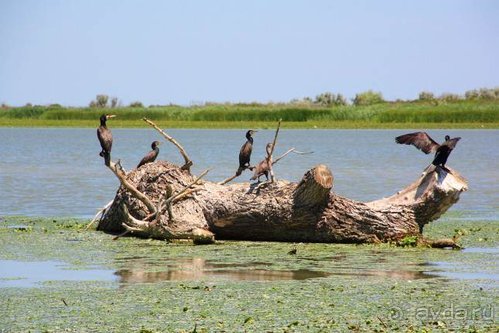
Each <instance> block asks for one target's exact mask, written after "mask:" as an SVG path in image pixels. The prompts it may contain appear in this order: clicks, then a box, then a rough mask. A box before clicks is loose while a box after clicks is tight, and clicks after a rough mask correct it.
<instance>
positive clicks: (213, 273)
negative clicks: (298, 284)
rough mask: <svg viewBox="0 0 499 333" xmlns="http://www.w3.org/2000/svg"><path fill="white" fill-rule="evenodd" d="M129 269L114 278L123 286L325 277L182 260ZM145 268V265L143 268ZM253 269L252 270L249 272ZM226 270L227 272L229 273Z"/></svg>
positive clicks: (135, 265)
mask: <svg viewBox="0 0 499 333" xmlns="http://www.w3.org/2000/svg"><path fill="white" fill-rule="evenodd" d="M129 263H130V264H131V265H132V266H133V267H132V268H129V269H122V270H119V271H117V272H116V273H115V274H116V275H118V276H119V278H120V282H123V283H153V282H161V281H202V280H233V281H245V280H246V281H276V280H306V279H313V278H321V277H327V276H329V275H330V274H329V273H326V272H317V271H312V270H306V269H300V270H289V271H281V270H270V269H262V268H256V267H258V266H262V265H265V266H266V265H268V264H267V263H250V264H242V265H239V264H218V263H210V262H208V261H206V260H205V259H203V258H193V259H182V260H179V261H176V262H175V263H173V264H169V265H167V267H166V269H165V270H163V271H147V266H148V265H147V264H145V263H144V262H142V261H132V262H129ZM144 264H145V265H144ZM249 266H253V268H249ZM229 267H230V268H231V269H229Z"/></svg>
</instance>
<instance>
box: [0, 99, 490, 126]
mask: <svg viewBox="0 0 499 333" xmlns="http://www.w3.org/2000/svg"><path fill="white" fill-rule="evenodd" d="M103 113H113V114H116V115H117V116H118V117H117V118H116V119H113V127H143V126H147V125H146V124H145V123H143V122H142V121H141V119H142V118H143V117H147V118H150V119H152V120H154V121H157V122H168V127H177V128H179V127H187V128H241V127H248V126H250V125H251V126H253V127H259V128H261V127H272V126H274V125H273V124H275V122H276V121H277V120H279V119H282V120H283V121H284V122H286V123H287V124H288V125H289V126H287V127H291V128H314V127H319V128H400V127H411V126H410V125H413V124H415V123H416V124H418V125H421V126H423V127H435V126H434V125H433V126H432V125H428V126H426V125H427V124H438V126H437V127H461V128H466V127H470V128H480V127H485V128H497V127H498V125H499V103H498V102H495V101H458V102H453V103H442V102H440V103H436V102H398V103H380V104H375V105H367V106H353V105H346V106H332V107H322V106H317V105H294V104H254V105H253V104H217V105H206V106H191V107H182V106H161V107H148V108H132V107H125V108H113V109H110V108H65V107H60V106H47V107H45V106H33V107H19V108H10V109H3V110H0V126H77V127H85V126H95V124H96V123H97V122H98V120H97V119H98V118H99V116H100V115H101V114H103Z"/></svg>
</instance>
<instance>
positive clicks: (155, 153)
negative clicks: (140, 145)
mask: <svg viewBox="0 0 499 333" xmlns="http://www.w3.org/2000/svg"><path fill="white" fill-rule="evenodd" d="M160 144H161V143H160V142H159V141H153V143H151V148H152V150H151V151H150V152H148V153H147V155H146V156H144V158H143V159H142V160H141V161H140V163H139V165H137V169H138V168H140V167H141V166H143V165H144V164H147V163H151V162H154V160H156V157H158V154H159V148H158V146H159V145H160Z"/></svg>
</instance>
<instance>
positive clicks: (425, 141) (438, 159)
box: [395, 132, 461, 171]
mask: <svg viewBox="0 0 499 333" xmlns="http://www.w3.org/2000/svg"><path fill="white" fill-rule="evenodd" d="M459 140H461V138H460V137H457V138H453V139H451V138H450V136H448V135H446V136H445V142H444V143H442V144H441V145H439V144H438V143H436V142H435V141H434V140H433V139H432V138H431V137H430V136H429V135H428V134H427V133H426V132H415V133H409V134H404V135H401V136H397V137H396V138H395V141H396V142H397V143H400V144H406V145H413V146H415V147H416V148H418V149H419V150H422V151H423V152H424V153H425V154H429V153H435V157H434V158H433V162H431V163H432V164H433V165H435V166H441V167H442V169H444V170H446V171H449V170H448V169H447V168H446V167H445V163H446V162H447V158H448V157H449V155H450V153H451V151H452V150H453V149H454V148H455V147H456V144H457V142H458V141H459Z"/></svg>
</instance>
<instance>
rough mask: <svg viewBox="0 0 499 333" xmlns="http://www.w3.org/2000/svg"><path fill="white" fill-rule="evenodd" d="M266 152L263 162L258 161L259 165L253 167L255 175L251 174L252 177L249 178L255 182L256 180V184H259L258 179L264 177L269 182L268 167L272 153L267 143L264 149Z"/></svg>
mask: <svg viewBox="0 0 499 333" xmlns="http://www.w3.org/2000/svg"><path fill="white" fill-rule="evenodd" d="M265 150H266V151H267V156H265V158H264V159H263V161H260V163H258V164H257V166H256V167H255V173H254V174H253V177H251V180H255V179H257V178H258V182H260V177H261V176H265V177H266V178H267V180H269V171H270V166H271V165H272V156H271V155H270V153H271V151H272V144H271V143H267V147H266V148H265Z"/></svg>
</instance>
